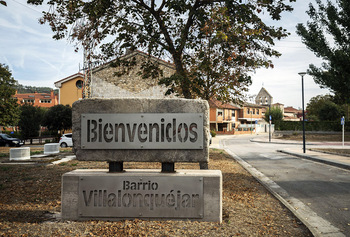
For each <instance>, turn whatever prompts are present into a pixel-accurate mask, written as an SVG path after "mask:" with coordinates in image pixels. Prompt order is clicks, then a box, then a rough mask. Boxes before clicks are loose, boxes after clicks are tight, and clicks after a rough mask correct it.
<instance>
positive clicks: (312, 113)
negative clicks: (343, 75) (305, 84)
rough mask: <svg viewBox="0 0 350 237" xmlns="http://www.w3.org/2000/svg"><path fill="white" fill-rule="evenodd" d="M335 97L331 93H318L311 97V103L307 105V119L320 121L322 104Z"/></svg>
mask: <svg viewBox="0 0 350 237" xmlns="http://www.w3.org/2000/svg"><path fill="white" fill-rule="evenodd" d="M332 100H333V97H332V96H331V95H317V96H314V97H312V98H311V99H310V101H309V103H308V104H307V106H306V111H307V116H306V117H307V119H308V120H313V121H319V120H320V118H319V114H320V109H321V107H322V105H323V104H324V103H325V102H326V101H332Z"/></svg>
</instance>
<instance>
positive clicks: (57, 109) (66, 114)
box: [43, 105, 72, 134]
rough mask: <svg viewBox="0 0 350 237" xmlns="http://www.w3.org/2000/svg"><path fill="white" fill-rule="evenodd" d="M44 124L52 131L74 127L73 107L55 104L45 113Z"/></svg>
mask: <svg viewBox="0 0 350 237" xmlns="http://www.w3.org/2000/svg"><path fill="white" fill-rule="evenodd" d="M43 126H46V127H47V128H48V129H49V130H50V131H60V133H61V134H62V133H64V131H65V130H67V129H70V128H72V107H70V106H69V105H66V106H64V105H55V106H53V107H50V108H49V110H48V111H47V112H46V113H45V115H44V119H43Z"/></svg>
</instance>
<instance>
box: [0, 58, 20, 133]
mask: <svg viewBox="0 0 350 237" xmlns="http://www.w3.org/2000/svg"><path fill="white" fill-rule="evenodd" d="M15 85H16V80H15V79H14V78H13V77H12V73H11V71H10V70H9V68H8V66H6V65H5V64H1V63H0V98H1V99H0V126H9V125H10V126H11V125H16V124H17V121H18V118H19V109H18V104H17V99H15V98H13V95H15V94H16V89H15Z"/></svg>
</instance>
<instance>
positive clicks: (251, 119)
mask: <svg viewBox="0 0 350 237" xmlns="http://www.w3.org/2000/svg"><path fill="white" fill-rule="evenodd" d="M264 108H265V107H264V106H261V105H257V104H251V103H245V104H244V105H243V106H242V107H241V109H240V111H239V118H238V120H239V121H240V123H241V124H251V123H255V122H256V121H257V122H258V123H259V122H261V121H263V115H262V111H263V109H264Z"/></svg>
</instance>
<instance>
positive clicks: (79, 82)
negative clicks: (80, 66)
mask: <svg viewBox="0 0 350 237" xmlns="http://www.w3.org/2000/svg"><path fill="white" fill-rule="evenodd" d="M83 83H84V75H83V74H82V73H76V74H74V75H71V76H69V77H66V78H63V79H61V80H59V81H56V82H55V86H56V87H57V88H59V104H62V105H70V106H72V104H73V103H74V102H75V101H77V100H81V99H82V98H83Z"/></svg>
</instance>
